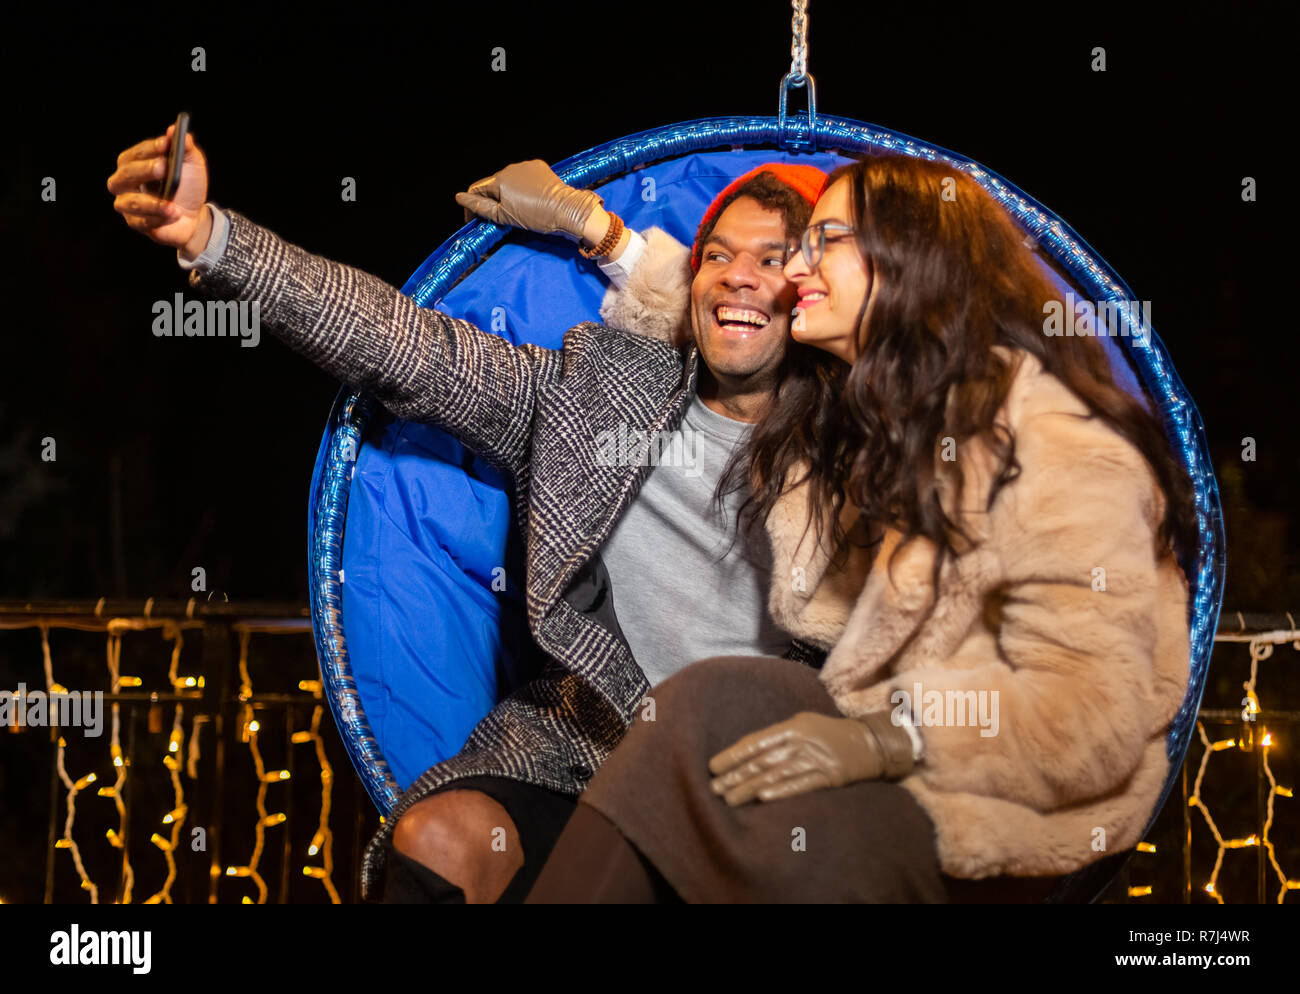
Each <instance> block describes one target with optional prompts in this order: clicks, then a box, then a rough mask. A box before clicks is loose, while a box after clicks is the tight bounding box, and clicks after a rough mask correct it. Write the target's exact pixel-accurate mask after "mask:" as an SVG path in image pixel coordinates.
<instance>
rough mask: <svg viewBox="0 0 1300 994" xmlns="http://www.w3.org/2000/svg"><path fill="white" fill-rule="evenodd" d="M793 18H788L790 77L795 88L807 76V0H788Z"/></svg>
mask: <svg viewBox="0 0 1300 994" xmlns="http://www.w3.org/2000/svg"><path fill="white" fill-rule="evenodd" d="M790 6H791V7H793V8H794V16H793V17H792V18H790V31H791V33H792V34H793V39H792V40H791V42H790V76H791V82H792V83H794V84H795V85H796V86H801V85H802V84H803V81H804V78H805V77H806V76H807V75H808V0H790Z"/></svg>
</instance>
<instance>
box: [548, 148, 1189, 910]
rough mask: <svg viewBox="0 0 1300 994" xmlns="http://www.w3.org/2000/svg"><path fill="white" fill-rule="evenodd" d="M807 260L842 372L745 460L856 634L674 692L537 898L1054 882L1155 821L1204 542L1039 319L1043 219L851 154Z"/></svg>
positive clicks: (831, 190)
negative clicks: (1027, 237)
mask: <svg viewBox="0 0 1300 994" xmlns="http://www.w3.org/2000/svg"><path fill="white" fill-rule="evenodd" d="M786 274H787V276H788V278H789V279H790V280H792V281H793V282H794V283H795V284H796V285H797V286H798V288H799V306H798V317H797V319H796V321H795V323H794V328H793V332H792V333H793V335H794V337H795V338H796V339H797V340H799V341H801V342H804V343H807V344H810V345H813V346H816V347H818V348H820V349H823V350H825V351H826V352H828V353H830V354H832V355H834V356H836V357H838V358H839V359H840V360H842V362H843V363H844V367H843V369H842V373H843V376H842V378H836V382H837V384H838V386H837V389H835V390H827V389H825V388H824V386H825V385H824V384H815V383H809V382H807V381H804V382H802V383H800V382H799V381H795V385H794V386H792V387H791V388H790V389H783V390H782V391H781V393H780V394H779V395H778V398H777V400H776V401H775V402H774V404H773V406H772V408H771V409H770V410H769V411H768V413H767V414H766V415H765V417H764V419H763V421H761V422H760V423H759V425H758V426H756V428H755V431H754V433H753V436H752V438H751V442H750V446H749V451H748V459H747V462H746V463H745V464H744V465H743V466H736V467H733V468H734V469H735V471H736V478H737V479H743V478H744V476H743V475H742V474H745V473H747V474H748V477H749V483H750V486H751V494H752V496H751V498H750V501H749V504H748V505H747V506H748V512H749V520H750V521H751V522H754V523H760V524H762V525H763V526H765V527H766V529H767V531H768V534H769V536H770V538H771V542H772V548H773V554H774V562H775V564H776V565H775V566H774V574H773V575H774V582H773V584H772V595H771V605H770V606H771V610H772V614H773V617H774V619H775V620H776V621H777V623H778V624H780V625H781V626H782V627H784V628H786V629H787V630H789V631H790V632H791V633H793V634H794V635H796V636H797V637H800V638H803V639H805V640H808V641H812V642H814V643H817V644H819V645H821V646H823V647H824V648H827V649H829V650H830V654H829V656H828V658H827V660H826V663H825V665H824V666H823V668H822V670H821V672H820V675H818V674H815V673H814V672H813V671H811V670H809V669H806V668H802V667H798V666H794V665H791V664H790V663H789V662H788V661H783V660H770V659H739V658H728V659H718V660H707V661H704V662H701V663H697V664H695V665H693V666H691V667H688V668H687V669H686V670H684V671H682V672H680V673H678V674H677V675H675V676H674V677H672V678H671V679H669V680H667V681H665V682H664V683H662V684H660V685H659V686H658V687H657V688H655V689H654V690H653V691H652V692H651V696H652V697H653V698H654V700H655V704H656V708H655V715H654V720H653V721H640V722H637V723H634V725H633V727H632V728H631V729H630V730H629V732H628V735H627V736H626V738H625V739H624V740H623V742H622V743H621V744H620V746H619V747H618V748H617V749H616V750H615V752H614V753H613V755H612V756H611V757H610V758H609V759H608V760H607V761H606V764H605V765H604V766H603V767H602V768H601V769H600V771H599V772H598V773H597V775H596V777H595V778H594V779H593V780H592V782H591V784H590V786H589V787H588V789H587V791H586V792H585V793H584V794H583V796H582V798H581V803H580V804H579V805H578V809H577V812H576V813H575V815H574V816H573V818H572V819H571V820H570V822H569V825H568V827H566V829H565V832H564V833H563V834H562V835H561V837H560V840H559V842H558V843H557V845H556V848H555V850H554V852H553V853H552V855H551V858H550V861H549V862H548V863H547V865H546V867H545V869H544V870H543V872H542V875H541V877H540V878H539V880H538V883H537V885H536V887H535V888H534V890H533V892H532V894H531V896H530V898H529V900H530V901H531V902H543V901H561V900H571V901H585V900H662V899H674V898H681V899H685V900H689V901H721V900H730V901H734V900H757V901H764V900H767V901H779V900H863V901H913V900H915V901H945V900H998V899H1018V900H1033V899H1040V898H1041V897H1042V896H1044V894H1045V893H1046V892H1047V891H1048V890H1049V889H1050V888H1051V886H1052V885H1053V884H1054V883H1055V882H1056V881H1057V880H1058V879H1059V878H1060V876H1062V875H1064V874H1067V873H1069V872H1071V871H1074V870H1076V869H1079V868H1081V867H1083V866H1086V865H1088V864H1090V863H1092V862H1094V861H1096V860H1097V859H1100V858H1102V857H1103V856H1104V855H1105V854H1106V853H1108V852H1111V853H1114V852H1121V851H1123V850H1125V849H1128V848H1131V847H1132V846H1133V845H1135V844H1136V843H1137V842H1138V841H1139V840H1140V836H1141V833H1142V831H1143V830H1144V828H1145V825H1146V822H1147V819H1148V818H1149V817H1150V815H1151V814H1152V813H1153V808H1154V805H1155V803H1156V800H1157V798H1158V796H1159V793H1160V790H1161V787H1162V785H1163V783H1164V780H1165V778H1166V775H1167V773H1168V760H1167V758H1166V755H1165V736H1166V732H1167V729H1168V727H1169V724H1170V722H1171V720H1172V719H1173V717H1174V715H1175V713H1176V712H1177V710H1178V707H1179V705H1180V704H1181V702H1182V699H1183V695H1184V693H1185V690H1186V685H1187V675H1188V657H1189V634H1188V625H1187V584H1186V581H1185V579H1184V577H1183V575H1182V573H1181V571H1180V569H1179V567H1178V565H1177V563H1176V560H1175V557H1174V554H1173V549H1174V548H1182V549H1189V548H1193V547H1194V545H1195V541H1196V521H1195V514H1194V508H1193V504H1192V495H1191V488H1190V482H1189V481H1188V480H1187V478H1186V476H1185V474H1183V473H1182V471H1181V470H1180V468H1179V467H1178V465H1177V464H1176V463H1175V462H1174V460H1173V458H1172V457H1171V454H1170V452H1169V448H1168V444H1167V442H1166V441H1165V438H1164V435H1163V432H1162V430H1161V428H1160V425H1159V423H1158V422H1157V421H1156V419H1155V418H1154V417H1153V416H1152V414H1151V413H1150V412H1149V411H1147V410H1146V409H1145V408H1144V407H1143V406H1142V405H1141V404H1140V403H1139V402H1137V401H1135V400H1134V399H1133V398H1131V397H1130V396H1129V395H1128V394H1127V393H1125V392H1124V391H1123V390H1122V389H1120V388H1119V387H1117V386H1116V385H1115V383H1114V382H1113V379H1112V377H1111V373H1110V368H1109V365H1108V362H1107V359H1106V355H1105V353H1104V351H1103V350H1102V347H1101V345H1100V343H1099V342H1097V341H1096V340H1095V339H1092V338H1080V337H1070V338H1061V337H1049V336H1047V335H1046V334H1045V333H1044V314H1045V313H1046V310H1045V305H1046V304H1047V303H1048V302H1049V301H1051V300H1053V299H1054V298H1056V297H1057V296H1058V294H1057V292H1056V291H1055V289H1054V287H1053V285H1052V284H1051V283H1050V282H1049V281H1048V279H1047V278H1046V277H1045V276H1044V274H1043V273H1042V271H1041V269H1040V268H1039V267H1038V265H1037V264H1036V263H1035V260H1034V258H1033V256H1032V253H1031V250H1030V249H1029V248H1028V247H1026V245H1025V244H1024V241H1023V235H1022V233H1021V232H1020V231H1019V229H1018V228H1017V227H1016V225H1015V224H1014V222H1013V221H1012V220H1011V219H1010V218H1009V217H1008V216H1007V215H1006V214H1005V213H1004V212H1003V211H1002V210H1001V209H1000V208H999V207H998V206H997V205H996V204H995V203H994V202H993V200H992V199H991V198H990V197H989V195H988V194H987V193H986V192H985V191H984V190H983V189H982V188H980V187H979V186H978V184H976V183H975V182H974V181H972V180H971V179H969V178H968V177H967V176H966V175H965V174H963V173H960V172H958V171H956V170H953V169H952V168H950V167H947V166H944V165H943V164H940V163H933V162H928V161H924V160H919V159H913V158H907V157H893V156H890V157H880V158H870V159H866V160H863V161H861V162H858V163H854V164H853V165H850V166H847V167H844V168H841V169H839V170H837V171H836V172H835V173H833V174H832V175H831V177H830V178H829V180H828V182H827V186H826V189H825V191H824V193H823V195H822V197H821V199H820V200H819V202H818V204H817V207H816V209H815V211H814V213H813V218H812V222H811V224H810V226H809V228H808V230H807V232H805V234H804V237H803V240H802V243H801V245H800V246H798V247H797V248H794V247H792V251H791V253H790V255H789V262H788V265H787V267H786ZM777 580H779V581H780V582H776V581H777Z"/></svg>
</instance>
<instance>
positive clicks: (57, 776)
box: [0, 599, 378, 904]
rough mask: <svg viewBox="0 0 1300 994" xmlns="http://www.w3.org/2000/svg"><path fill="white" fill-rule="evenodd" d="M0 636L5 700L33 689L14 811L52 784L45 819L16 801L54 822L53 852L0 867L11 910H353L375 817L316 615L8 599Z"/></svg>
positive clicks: (12, 775)
mask: <svg viewBox="0 0 1300 994" xmlns="http://www.w3.org/2000/svg"><path fill="white" fill-rule="evenodd" d="M0 630H7V631H4V632H3V635H0V691H6V690H7V691H9V692H10V694H13V693H14V692H16V691H18V690H19V689H21V690H23V694H22V696H21V697H13V698H12V699H11V702H10V703H11V714H12V715H13V716H14V717H18V716H22V717H21V718H20V719H19V720H20V723H15V722H11V721H5V724H8V725H9V727H8V728H7V729H3V728H0V772H2V773H3V775H4V781H3V782H4V784H5V789H4V806H5V807H6V808H8V807H10V805H11V804H12V803H14V801H15V800H16V799H17V798H16V794H17V790H16V789H15V787H14V785H16V784H20V783H23V782H27V783H28V786H29V787H31V788H35V783H34V782H33V781H34V780H35V779H36V778H35V777H33V776H31V775H30V771H33V770H37V769H40V770H41V772H42V775H43V778H44V780H45V781H46V783H47V790H45V791H43V792H41V793H43V794H44V798H43V799H44V802H45V803H44V804H43V805H39V806H38V804H37V803H36V801H35V795H36V794H37V791H36V790H35V789H31V790H29V791H28V792H27V794H28V796H27V797H25V798H23V800H24V801H25V802H26V803H27V805H28V806H29V809H30V810H31V811H32V812H33V816H32V820H34V818H35V813H36V811H38V810H40V807H41V806H43V807H44V808H45V810H44V812H43V814H44V815H45V817H44V818H43V819H41V820H42V821H44V822H45V823H46V824H45V831H43V832H41V833H40V835H41V845H40V850H43V851H41V852H37V851H36V850H35V849H34V847H33V845H32V843H33V841H34V839H35V834H36V833H35V832H33V833H30V834H29V833H27V832H21V833H19V834H20V836H21V837H19V838H14V839H9V838H6V839H4V845H5V849H6V851H7V852H8V853H17V854H20V855H21V857H22V858H21V859H19V860H8V859H7V860H6V861H4V863H5V868H0V899H5V900H10V901H19V900H21V901H34V900H42V899H43V900H44V901H45V902H46V903H50V902H64V901H80V900H87V899H88V900H90V901H91V902H94V903H107V902H115V903H116V902H120V903H139V902H141V901H144V902H145V903H157V902H166V903H171V902H172V901H174V900H176V901H184V902H204V901H206V902H209V903H218V902H222V903H227V902H240V901H242V902H245V903H259V904H260V903H265V902H267V901H268V900H272V899H274V900H276V901H279V902H290V901H293V902H302V901H332V902H336V903H337V902H340V901H342V900H344V899H347V900H353V901H355V900H356V899H357V890H356V874H355V872H354V867H356V866H357V865H358V864H359V854H360V847H361V846H362V845H363V844H364V842H365V839H366V838H367V837H368V836H369V834H370V832H371V831H373V829H374V828H375V827H377V824H378V819H377V816H376V815H375V813H374V810H373V808H371V806H370V805H369V802H368V801H367V800H366V799H365V797H364V794H363V793H362V791H361V788H360V784H359V782H358V781H357V780H356V777H355V774H354V772H353V770H352V768H351V765H350V764H349V762H348V760H347V758H346V754H345V753H344V751H343V748H342V743H341V742H340V740H339V738H338V734H337V732H336V731H335V730H334V726H333V722H332V719H331V717H330V713H329V708H328V706H327V702H326V701H325V700H324V699H323V698H322V689H321V684H320V678H319V673H318V670H317V666H316V657H315V650H314V644H313V641H312V637H311V619H310V618H309V617H308V614H307V608H306V606H305V605H302V604H287V603H286V604H276V603H245V604H230V603H224V602H217V603H213V602H208V601H204V600H200V599H194V600H190V601H143V602H142V601H129V602H128V601H106V600H100V601H95V602H71V601H43V602H32V603H24V602H12V601H11V602H0ZM82 633H90V634H89V635H86V634H82ZM151 635H152V636H154V637H150V636H151ZM159 641H161V642H162V643H163V644H162V645H161V646H159V645H158V642H159ZM96 655H98V657H99V659H100V660H102V662H101V663H96V662H95V661H94V660H95V656H96ZM37 660H39V661H40V663H39V665H38V664H37ZM100 666H104V667H105V669H100V668H99V667H100ZM42 670H43V672H42ZM96 671H98V675H97V672H96ZM24 684H25V686H23V685H24ZM69 687H71V688H73V689H72V691H71V692H67V691H68V688H69ZM83 688H85V689H83ZM96 691H99V692H101V694H102V697H101V698H100V699H99V706H100V707H101V708H102V710H99V712H98V715H97V716H96V713H95V712H96V707H97V704H96V698H95V697H94V695H95V693H96ZM42 697H43V698H44V703H45V706H46V712H47V713H46V714H45V715H44V716H42V715H41V713H40V708H39V705H40V703H42ZM60 711H61V712H62V713H55V712H60ZM74 712H79V713H74ZM30 716H35V717H36V718H37V719H38V721H40V722H42V724H41V727H31V726H30V725H29V724H28V722H27V720H26V719H27V718H28V717H30ZM96 717H97V720H98V721H99V722H100V728H99V730H98V732H99V734H97V735H96V734H94V732H95V729H94V728H93V727H91V726H90V724H89V723H90V722H91V721H92V720H95V719H96ZM60 718H62V719H63V724H62V726H61V725H60V724H59V719H60ZM69 719H75V724H74V725H71V726H70V725H68V720H69ZM38 742H39V745H38ZM339 826H342V836H343V839H342V841H343V842H344V843H345V844H346V848H345V849H343V853H344V858H343V859H342V860H341V866H336V854H337V853H338V852H339V841H340V840H339V839H337V838H336V832H338V830H339V829H338V827H339ZM6 834H7V833H6ZM62 850H67V852H66V853H64V852H63V851H62ZM42 863H43V866H44V881H43V887H40V888H39V889H37V885H36V883H35V879H34V875H35V874H34V868H35V867H38V866H40V865H41V864H42ZM340 870H341V873H340ZM78 885H79V886H80V887H81V889H82V890H83V891H85V892H86V893H85V894H82V895H80V896H79V895H78V894H77V891H76V887H77V886H78Z"/></svg>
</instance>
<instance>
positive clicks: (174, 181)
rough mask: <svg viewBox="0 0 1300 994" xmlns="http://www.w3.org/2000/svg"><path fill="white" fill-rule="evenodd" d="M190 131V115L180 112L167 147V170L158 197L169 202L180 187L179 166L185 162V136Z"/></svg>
mask: <svg viewBox="0 0 1300 994" xmlns="http://www.w3.org/2000/svg"><path fill="white" fill-rule="evenodd" d="M189 130H190V115H189V114H187V113H186V112H185V111H181V112H180V113H179V114H178V115H177V116H176V128H175V129H174V130H173V131H172V140H171V144H170V145H168V146H167V170H166V172H164V173H163V178H162V189H161V190H160V191H159V193H158V196H160V197H162V199H163V200H171V198H172V197H174V196H176V188H177V187H179V186H180V185H181V166H182V165H183V164H184V162H185V134H186V132H188V131H189Z"/></svg>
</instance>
